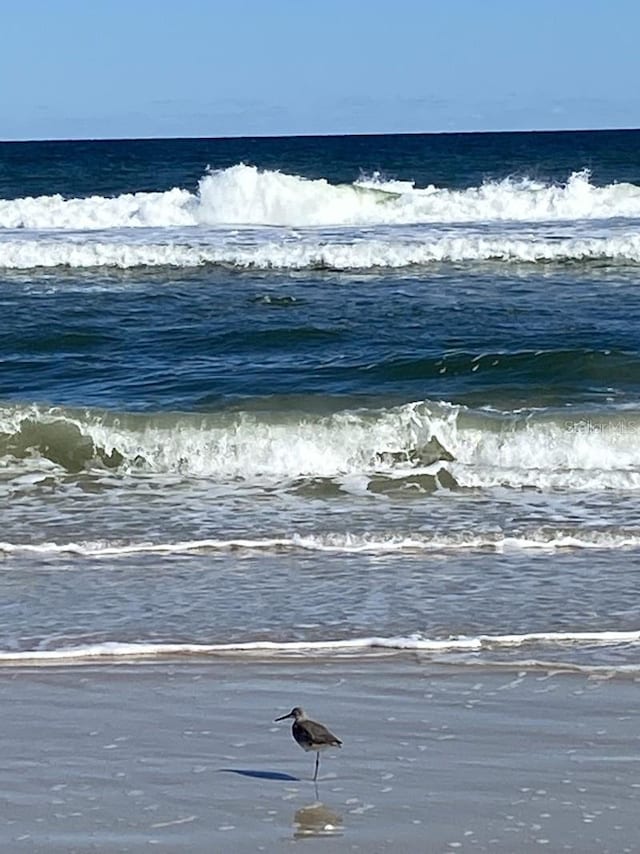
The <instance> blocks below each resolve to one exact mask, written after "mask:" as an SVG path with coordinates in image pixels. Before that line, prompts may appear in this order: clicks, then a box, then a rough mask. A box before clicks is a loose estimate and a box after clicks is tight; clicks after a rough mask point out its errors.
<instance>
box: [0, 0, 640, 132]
mask: <svg viewBox="0 0 640 854" xmlns="http://www.w3.org/2000/svg"><path fill="white" fill-rule="evenodd" d="M1 11H2V15H1V16H0V20H1V28H2V29H1V31H2V40H1V41H2V49H1V50H0V139H43V138H85V137H86V138H95V137H134V136H136V137H137V136H143V137H150V136H244V135H265V134H266V135H273V134H308V133H368V132H372V133H373V132H381V133H391V132H400V131H425V132H427V131H429V132H430V131H447V130H508V129H513V130H526V129H543V128H547V129H553V128H598V127H639V126H640V49H639V48H638V33H639V32H640V2H638V0H608V2H605V0H598V2H596V0H535V2H534V0H437V2H436V0H385V2H383V0H368V2H366V0H323V2H317V0H208V2H206V0H13V2H10V0H6V2H3V3H2V9H1Z"/></svg>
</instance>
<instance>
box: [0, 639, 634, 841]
mask: <svg viewBox="0 0 640 854" xmlns="http://www.w3.org/2000/svg"><path fill="white" fill-rule="evenodd" d="M0 692H1V697H2V730H1V731H0V756H1V767H2V775H1V778H0V779H1V780H2V793H1V797H2V811H1V815H0V850H1V851H2V852H3V854H4V852H7V854H11V852H14V851H15V852H21V851H25V852H65V854H71V852H83V854H84V852H89V851H98V852H102V854H110V853H111V852H142V851H158V852H177V851H189V852H191V854H196V852H198V854H199V852H203V854H204V852H207V854H211V852H238V854H243V852H254V851H266V852H281V851H286V850H289V849H290V848H291V847H295V846H300V845H302V846H306V849H305V850H310V847H311V848H313V849H314V850H317V851H320V850H322V851H323V852H345V851H362V852H367V854H372V852H394V854H398V852H453V851H461V852H467V851H469V852H472V851H473V852H479V851H491V852H528V851H539V850H545V849H546V850H547V851H550V852H561V851H576V852H580V854H591V852H594V854H595V852H612V854H614V852H615V854H622V852H626V851H628V852H635V851H637V850H638V839H639V838H640V837H639V836H638V813H639V806H640V726H639V721H640V716H639V713H638V706H639V704H638V698H639V692H640V685H639V684H638V681H636V680H634V679H633V678H632V677H625V676H620V675H618V676H616V677H615V678H609V679H603V678H593V677H591V678H589V677H588V676H586V675H584V674H581V673H549V672H546V671H541V670H530V671H516V670H513V669H506V668H505V669H499V668H498V669H494V668H491V669H490V668H486V667H482V668H480V667H463V666H460V667H449V666H439V665H435V664H432V663H430V662H426V661H420V660H418V659H417V658H414V657H411V656H398V655H396V656H392V657H388V658H386V657H381V658H378V659H368V660H356V659H353V658H349V659H342V660H340V659H335V658H334V659H332V660H329V661H324V660H321V659H318V660H316V661H313V662H309V661H308V660H306V661H304V662H303V661H301V660H288V661H279V662H276V661H260V660H250V661H247V660H246V659H243V660H242V661H239V660H233V659H225V660H217V661H216V660H214V661H206V662H205V661H200V662H197V663H193V662H191V663H184V662H165V663H156V664H148V663H139V664H119V665H115V664H101V665H99V666H96V665H77V666H67V667H41V668H24V667H20V668H18V667H16V668H9V667H7V668H4V669H2V670H1V671H0ZM294 705H303V706H304V707H305V708H306V709H307V711H308V713H309V714H310V716H312V717H315V718H316V719H318V720H321V721H323V722H324V723H326V724H327V725H328V726H329V727H330V728H331V729H332V730H333V731H334V732H335V733H336V734H337V735H338V736H339V737H340V738H342V739H343V740H344V748H343V749H342V750H334V751H330V752H329V753H323V754H322V756H321V760H320V776H319V782H318V787H317V791H316V789H315V787H314V785H313V782H312V781H311V777H312V775H313V764H314V759H315V755H314V754H305V753H304V752H303V751H302V750H300V749H299V748H298V746H297V745H296V744H295V743H294V741H293V740H292V738H291V735H290V727H289V726H288V725H287V724H286V723H283V724H274V723H273V718H275V717H277V716H278V715H280V714H283V713H284V712H288V711H289V710H290V709H291V707H292V706H294ZM310 838H311V839H312V841H311V842H309V839H310Z"/></svg>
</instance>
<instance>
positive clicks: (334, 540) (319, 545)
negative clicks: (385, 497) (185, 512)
mask: <svg viewBox="0 0 640 854" xmlns="http://www.w3.org/2000/svg"><path fill="white" fill-rule="evenodd" d="M638 547H640V531H633V532H630V531H620V532H616V531H598V530H596V531H589V532H585V534H584V536H577V535H575V534H567V533H566V532H563V531H558V533H557V534H555V535H552V536H550V537H549V538H548V539H546V538H544V536H540V535H537V533H536V532H535V531H532V532H526V533H525V532H523V533H522V534H520V535H509V534H507V535H504V534H501V533H499V532H496V533H495V534H492V533H491V532H488V533H486V534H476V535H471V536H459V534H458V532H455V531H454V532H452V533H451V534H450V535H449V536H447V535H446V534H442V535H435V536H433V537H429V536H423V537H421V536H411V537H403V536H388V537H380V539H375V538H373V537H371V538H370V537H365V536H360V535H357V534H355V535H354V534H348V533H346V534H342V535H328V536H327V537H326V538H325V537H313V536H308V537H305V536H298V535H294V536H292V537H266V538H264V539H249V538H237V539H229V540H226V539H219V540H218V539H203V540H183V541H176V542H168V543H148V542H147V543H145V542H142V543H126V544H121V545H116V544H113V545H112V544H109V543H96V542H87V543H82V542H78V543H75V542H71V543H53V542H45V543H10V542H0V554H5V555H19V554H34V555H52V554H61V555H64V554H68V555H75V556H78V557H93V558H103V557H125V556H127V555H136V554H140V555H144V554H150V555H151V554H159V555H171V554H189V553H194V552H207V551H212V552H215V551H220V552H225V551H236V550H238V551H240V550H242V551H256V552H263V551H298V550H299V551H308V552H323V553H329V554H396V553H405V554H415V553H421V552H433V551H464V550H468V551H473V550H477V549H483V550H486V549H492V550H493V551H495V552H498V553H501V552H504V551H508V550H510V549H512V550H519V549H521V550H527V551H528V550H532V551H554V550H556V549H612V548H615V549H633V548H638Z"/></svg>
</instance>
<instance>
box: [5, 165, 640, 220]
mask: <svg viewBox="0 0 640 854" xmlns="http://www.w3.org/2000/svg"><path fill="white" fill-rule="evenodd" d="M612 217H630V218H638V217H640V188H638V187H637V186H635V185H633V184H629V183H621V184H610V185H607V186H605V187H597V186H594V185H593V184H592V183H591V182H590V176H589V173H588V172H587V171H582V172H574V173H573V174H571V175H570V176H569V178H568V180H567V181H566V183H565V184H562V185H553V184H544V183H541V182H538V181H533V180H530V179H526V178H522V179H512V178H507V179H504V180H502V181H489V182H487V183H485V184H482V185H481V186H478V187H470V188H468V189H463V190H450V189H446V188H440V187H435V186H429V187H426V188H419V189H417V188H415V187H413V186H412V185H411V183H410V182H394V181H390V182H385V181H384V180H381V179H377V180H373V181H360V182H358V181H356V182H355V183H353V184H344V185H334V184H330V183H329V182H328V181H326V180H324V179H316V180H309V179H306V178H303V177H300V176H298V175H287V174H284V173H281V172H275V171H270V170H264V171H262V170H259V169H257V168H256V167H254V166H247V165H245V164H242V163H241V164H237V165H236V166H232V167H230V168H228V169H222V170H217V171H212V172H209V173H208V174H206V175H204V176H203V177H202V178H201V179H200V181H199V184H198V187H197V189H196V190H195V191H194V192H191V191H189V190H187V189H185V188H178V187H175V188H173V189H171V190H168V191H166V192H155V193H127V194H123V195H120V196H116V197H113V198H106V197H101V196H91V197H88V198H71V199H65V198H64V197H62V196H60V195H54V196H39V197H35V198H32V197H29V198H20V199H12V200H0V228H5V229H35V230H43V229H47V230H49V229H50V230H69V229H71V230H76V231H86V230H92V229H114V228H141V227H142V228H158V227H162V228H173V227H185V226H202V225H208V226H211V225H213V226H216V225H228V224H244V225H278V226H294V227H308V226H339V225H351V226H354V225H385V224H388V225H397V224H407V223H436V222H438V223H456V222H464V223H469V222H486V221H536V222H538V221H558V220H581V219H609V218H612Z"/></svg>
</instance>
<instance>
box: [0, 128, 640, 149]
mask: <svg viewBox="0 0 640 854" xmlns="http://www.w3.org/2000/svg"><path fill="white" fill-rule="evenodd" d="M639 130H640V128H637V127H617V126H608V127H597V128H586V127H576V128H530V129H527V130H524V129H522V128H518V129H507V128H502V129H499V130H487V129H484V130H438V131H390V132H389V131H370V132H357V133H329V132H328V133H273V134H270V133H257V134H228V135H224V136H198V135H186V136H182V135H175V136H174V135H170V136H54V137H31V138H29V137H15V138H9V139H0V145H4V144H15V143H33V142H151V141H158V142H160V141H169V140H217V141H221V140H235V139H345V138H346V137H383V136H479V135H492V134H493V135H497V134H536V133H541V134H542V133H544V134H547V133H549V134H551V133H610V132H612V131H614V132H615V131H627V132H633V131H639Z"/></svg>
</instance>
